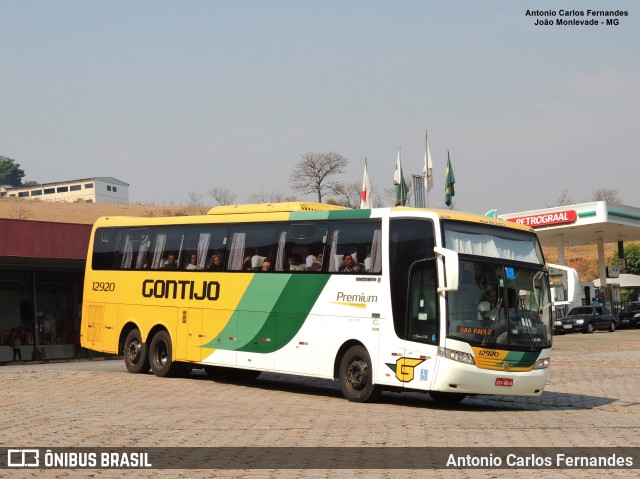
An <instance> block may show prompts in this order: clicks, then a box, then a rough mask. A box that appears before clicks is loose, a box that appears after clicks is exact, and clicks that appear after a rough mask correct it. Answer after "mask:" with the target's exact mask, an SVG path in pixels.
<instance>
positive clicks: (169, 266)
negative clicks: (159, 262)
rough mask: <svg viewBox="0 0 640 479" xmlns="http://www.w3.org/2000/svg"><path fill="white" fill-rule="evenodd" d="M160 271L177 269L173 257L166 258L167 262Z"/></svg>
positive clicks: (171, 255)
mask: <svg viewBox="0 0 640 479" xmlns="http://www.w3.org/2000/svg"><path fill="white" fill-rule="evenodd" d="M160 269H178V265H177V264H176V257H175V255H173V254H170V255H169V256H167V262H166V263H165V264H164V265H163V266H162V268H160Z"/></svg>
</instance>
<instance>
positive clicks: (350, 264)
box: [338, 254, 360, 273]
mask: <svg viewBox="0 0 640 479" xmlns="http://www.w3.org/2000/svg"><path fill="white" fill-rule="evenodd" d="M338 272H340V273H359V272H360V265H359V264H358V263H356V262H355V261H353V257H352V256H351V255H350V254H345V255H344V256H343V257H342V266H340V269H338Z"/></svg>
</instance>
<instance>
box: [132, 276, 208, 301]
mask: <svg viewBox="0 0 640 479" xmlns="http://www.w3.org/2000/svg"><path fill="white" fill-rule="evenodd" d="M142 296H144V297H145V298H159V299H195V300H198V301H200V300H208V301H216V300H217V299H218V298H219V297H220V283H218V282H217V281H202V283H198V284H196V282H195V281H187V280H181V281H175V280H162V279H156V280H153V279H145V280H144V281H143V282H142Z"/></svg>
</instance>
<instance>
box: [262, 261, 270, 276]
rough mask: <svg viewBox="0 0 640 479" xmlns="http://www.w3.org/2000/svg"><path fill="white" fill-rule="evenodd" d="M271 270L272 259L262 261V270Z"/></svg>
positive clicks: (264, 271)
mask: <svg viewBox="0 0 640 479" xmlns="http://www.w3.org/2000/svg"><path fill="white" fill-rule="evenodd" d="M270 270H271V260H270V259H269V258H267V259H265V260H264V262H263V263H262V266H261V267H260V271H262V272H263V273H266V272H267V271H270Z"/></svg>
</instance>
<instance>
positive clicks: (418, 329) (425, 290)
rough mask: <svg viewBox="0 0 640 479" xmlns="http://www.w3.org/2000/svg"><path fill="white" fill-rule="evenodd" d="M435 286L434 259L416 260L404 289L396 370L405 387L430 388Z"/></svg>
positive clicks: (434, 356)
mask: <svg viewBox="0 0 640 479" xmlns="http://www.w3.org/2000/svg"><path fill="white" fill-rule="evenodd" d="M436 288H437V280H436V264H435V261H421V262H419V263H416V264H415V265H414V267H412V268H411V272H410V276H409V288H408V291H407V303H406V304H407V307H406V316H405V317H406V338H405V350H404V357H403V358H402V361H403V364H402V365H398V366H402V367H398V368H397V372H396V377H397V378H398V379H400V380H401V381H402V382H403V383H404V386H405V387H406V388H411V389H420V390H429V389H430V388H431V384H432V382H433V377H434V374H435V366H436V359H437V354H438V340H439V338H438V336H439V328H438V305H437V293H436ZM401 378H402V379H401Z"/></svg>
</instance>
